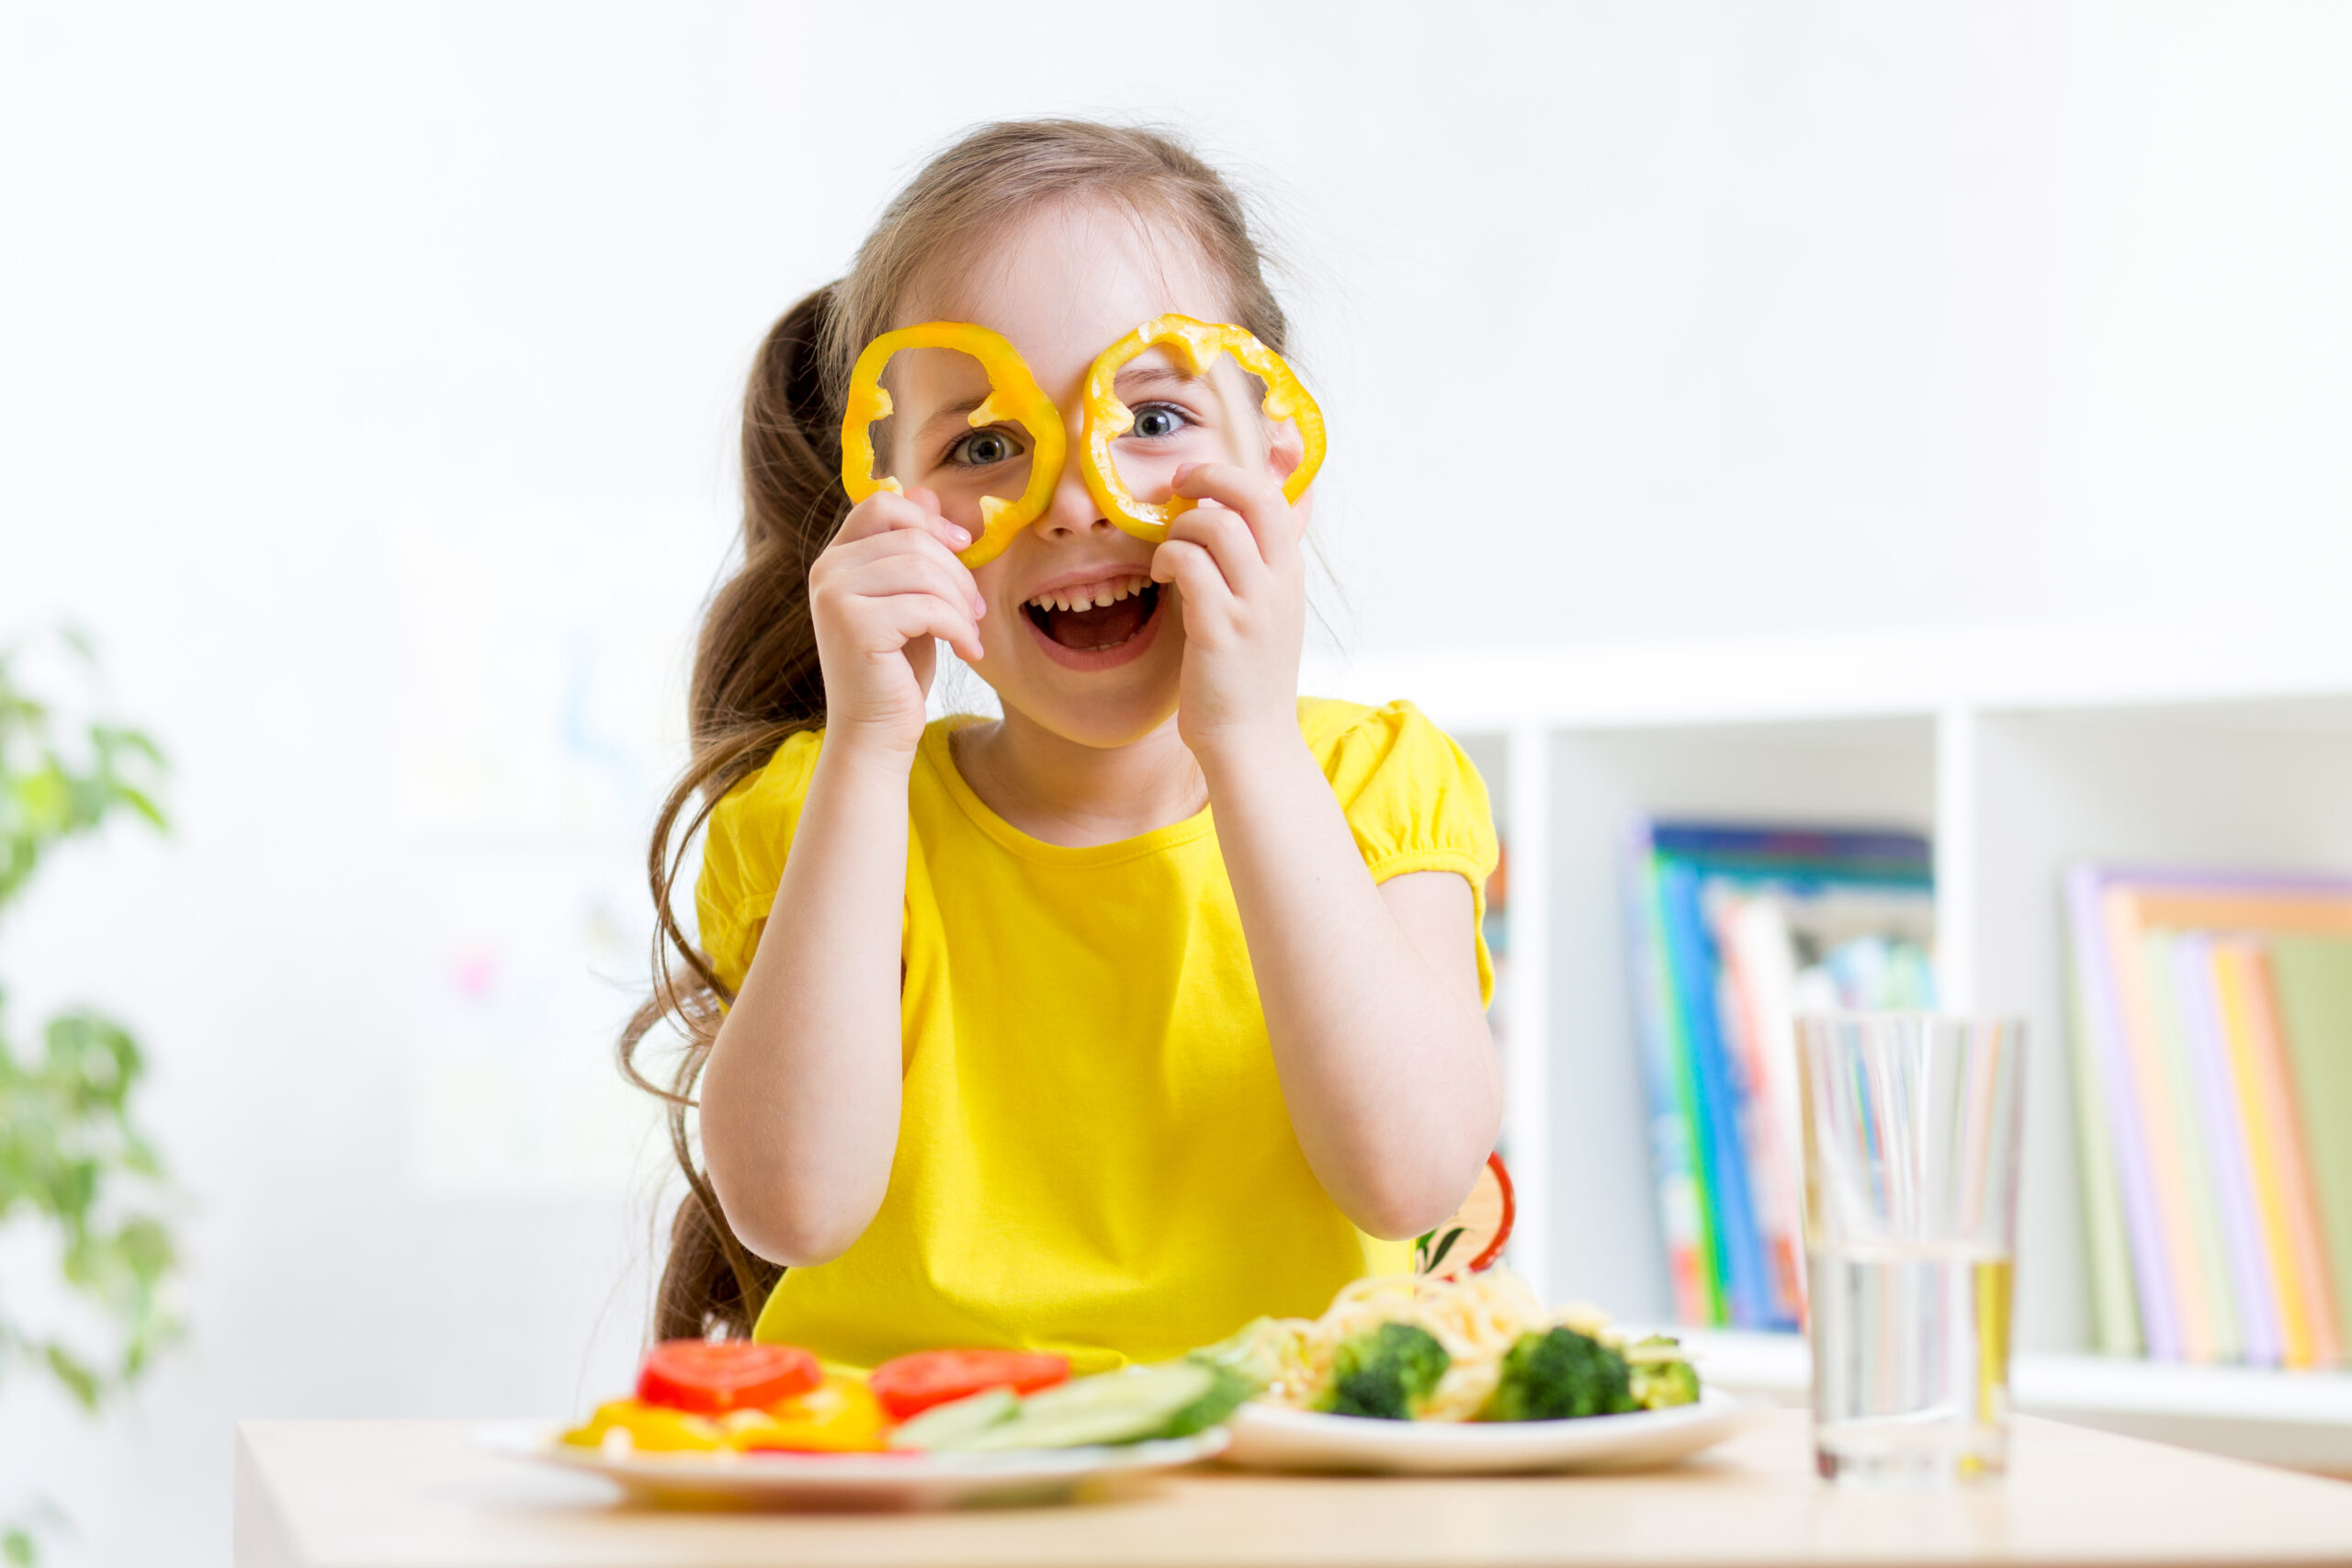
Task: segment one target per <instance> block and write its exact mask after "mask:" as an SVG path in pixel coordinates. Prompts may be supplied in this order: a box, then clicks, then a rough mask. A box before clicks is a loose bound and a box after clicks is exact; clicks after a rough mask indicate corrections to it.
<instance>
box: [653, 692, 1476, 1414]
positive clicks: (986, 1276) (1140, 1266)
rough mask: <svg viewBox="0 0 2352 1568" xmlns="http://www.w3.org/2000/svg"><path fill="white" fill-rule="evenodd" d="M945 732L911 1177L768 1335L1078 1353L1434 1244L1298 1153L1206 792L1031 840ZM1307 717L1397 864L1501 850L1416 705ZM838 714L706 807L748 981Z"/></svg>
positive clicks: (733, 965) (730, 978)
mask: <svg viewBox="0 0 2352 1568" xmlns="http://www.w3.org/2000/svg"><path fill="white" fill-rule="evenodd" d="M972 722H975V721H974V720H971V719H968V718H967V719H956V718H949V719H943V720H940V721H938V722H936V723H934V724H933V725H931V726H930V727H929V728H927V729H926V730H925V731H924V733H923V738H922V747H921V749H920V750H919V751H918V753H917V755H916V758H915V761H914V766H913V771H912V773H911V775H910V781H909V784H908V791H907V807H908V816H909V819H910V827H911V829H912V831H911V834H910V844H909V847H908V852H907V900H906V919H905V925H904V928H903V929H904V932H905V935H904V938H903V942H902V948H901V956H902V957H903V959H904V960H905V964H906V982H905V986H904V987H903V991H902V996H901V1000H900V1004H899V1017H900V1020H901V1027H902V1037H903V1040H904V1055H903V1073H904V1077H903V1080H902V1081H903V1091H902V1094H903V1098H902V1100H901V1110H900V1114H899V1147H898V1154H897V1156H896V1158H895V1159H894V1161H893V1162H892V1165H891V1168H890V1182H889V1189H888V1193H887V1194H886V1196H885V1197H884V1199H883V1201H882V1207H881V1210H880V1212H879V1213H876V1215H875V1217H874V1223H873V1224H871V1225H869V1226H867V1227H866V1231H865V1235H862V1236H860V1237H859V1238H858V1240H857V1241H856V1242H855V1243H854V1245H853V1246H852V1247H850V1248H849V1250H848V1251H846V1252H844V1253H842V1255H841V1256H840V1257H839V1258H834V1259H833V1260H832V1261H831V1262H829V1263H824V1264H820V1265H817V1266H814V1267H811V1268H806V1269H791V1270H789V1271H788V1272H786V1275H785V1277H784V1280H783V1282H782V1283H781V1284H780V1285H779V1286H778V1287H777V1288H776V1291H775V1294H774V1295H773V1296H772V1297H770V1298H769V1301H768V1303H767V1307H766V1310H765V1311H764V1312H763V1313H762V1314H761V1315H760V1321H759V1325H758V1330H757V1332H758V1337H760V1338H762V1339H766V1340H782V1341H787V1342H790V1343H792V1344H797V1345H805V1346H808V1347H809V1348H812V1349H814V1350H816V1351H817V1352H818V1353H819V1354H820V1356H823V1357H825V1358H826V1359H831V1360H835V1361H841V1362H844V1363H847V1364H850V1365H854V1366H871V1365H873V1364H875V1363H876V1362H878V1361H881V1360H884V1359H888V1358H889V1357H891V1356H896V1355H900V1354H903V1353H905V1352H907V1351H910V1350H920V1349H935V1348H949V1347H955V1348H963V1347H1008V1348H1034V1349H1044V1350H1055V1351H1059V1352H1061V1353H1063V1354H1066V1355H1068V1356H1069V1357H1070V1358H1071V1359H1072V1361H1073V1363H1074V1364H1076V1365H1077V1366H1078V1368H1079V1369H1080V1371H1090V1370H1094V1369H1097V1368H1102V1367H1108V1366H1113V1365H1116V1364H1118V1363H1119V1362H1120V1361H1122V1360H1125V1359H1136V1360H1145V1361H1149V1360H1159V1359H1166V1358H1168V1357H1171V1356H1177V1355H1181V1354H1182V1353H1183V1352H1184V1351H1186V1350H1189V1349H1191V1348H1193V1347H1194V1346H1197V1345H1202V1344H1206V1343H1209V1342H1211V1341H1214V1340H1216V1339H1219V1338H1222V1337H1225V1336H1226V1335H1227V1334H1230V1333H1232V1332H1233V1331H1234V1330H1235V1329H1237V1328H1238V1327H1240V1326H1241V1325H1242V1324H1244V1323H1246V1322H1248V1321H1249V1320H1250V1318H1253V1317H1256V1316H1258V1315H1259V1314H1276V1315H1296V1316H1313V1315H1316V1314H1319V1313H1321V1312H1322V1311H1323V1309H1324V1308H1325V1307H1326V1306H1328V1305H1329V1303H1330V1300H1331V1296H1332V1293H1333V1292H1335V1291H1337V1290H1338V1289H1339V1288H1340V1286H1341V1285H1342V1284H1344V1283H1346V1282H1347V1281H1348V1280H1352V1279H1356V1278H1359V1277H1360V1276H1363V1275H1364V1274H1367V1273H1383V1272H1398V1271H1402V1270H1403V1269H1405V1268H1407V1267H1408V1266H1409V1262H1410V1257H1409V1249H1408V1245H1407V1244H1405V1243H1402V1242H1384V1241H1379V1240H1376V1239H1374V1238H1373V1237H1371V1236H1369V1235H1365V1234H1364V1233H1363V1232H1362V1231H1359V1230H1358V1229H1357V1228H1356V1227H1355V1226H1354V1225H1353V1224H1351V1223H1350V1222H1349V1220H1348V1218H1347V1216H1346V1215H1345V1214H1343V1213H1340V1210H1339V1208H1338V1206H1337V1205H1335V1204H1334V1203H1333V1202H1332V1201H1331V1200H1330V1199H1329V1197H1328V1196H1327V1195H1326V1194H1325V1193H1324V1191H1323V1189H1322V1187H1321V1185H1320V1184H1319V1183H1318V1182H1317V1180H1316V1179H1315V1174H1314V1172H1313V1171H1312V1170H1310V1169H1309V1168H1308V1167H1307V1164H1306V1156H1304V1155H1303V1154H1301V1153H1300V1151H1299V1146H1298V1139H1297V1136H1296V1134H1295V1133H1294V1132H1293V1131H1292V1128H1291V1124H1290V1119H1289V1116H1288V1113H1287V1111H1285V1109H1284V1106H1283V1095H1282V1086H1281V1084H1280V1082H1279V1081H1278V1079H1277V1078H1276V1077H1275V1074H1274V1061H1273V1055H1272V1048H1271V1047H1270V1045H1269V1043H1268V1042H1267V1037H1266V1020H1265V1014H1264V1011H1263V1010H1262V1009H1261V1007H1260V1005H1259V1000H1258V987H1257V983H1256V980H1255V978H1254V977H1253V976H1252V974H1251V971H1250V953H1249V949H1248V947H1247V945H1246V944H1245V943H1244V942H1243V939H1242V932H1241V917H1240V915H1239V912H1238V910H1237V909H1236V908H1235V907H1234V901H1233V887H1232V885H1231V883H1230V882H1228V881H1227V877H1226V871H1225V862H1224V859H1223V857H1222V856H1221V855H1220V853H1219V852H1218V850H1217V841H1216V828H1215V827H1214V825H1213V824H1212V823H1211V821H1210V814H1209V813H1208V812H1207V811H1205V810H1204V811H1202V812H1201V813H1199V814H1198V815H1197V816H1194V817H1192V818H1188V819H1186V820H1185V821H1182V822H1178V823H1174V824H1172V825H1170V826H1169V827H1165V828H1160V829H1155V830H1153V831H1151V832H1148V833H1146V834H1143V835H1142V836H1140V837H1138V838H1134V839H1128V840H1123V841H1121V842H1118V843H1114V844H1098V845H1091V846H1088V847H1084V848H1069V847H1066V846H1062V845H1056V844H1048V843H1046V842H1044V841H1042V840H1037V839H1033V838H1031V837H1029V836H1028V835H1027V834H1025V833H1023V832H1022V831H1020V830H1019V829H1016V828H1014V827H1012V825H1011V824H1009V823H1007V822H1006V821H1005V820H1004V819H1003V818H1000V817H999V816H997V815H996V814H995V813H994V812H992V811H990V810H989V808H988V807H986V806H984V805H982V804H981V802H980V800H979V797H978V796H977V795H974V794H973V793H972V790H971V788H970V786H969V785H967V784H965V782H964V779H963V776H962V775H961V774H959V773H957V772H956V765H955V762H954V761H953V760H952V759H951V758H950V756H949V753H948V744H947V737H948V733H949V731H950V729H952V728H955V727H956V726H958V725H960V724H967V723H972ZM1299 727H1300V729H1301V731H1302V732H1303V733H1304V734H1305V736H1306V741H1307V745H1308V748H1309V749H1310V750H1311V751H1312V752H1313V754H1314V756H1315V758H1316V760H1317V761H1318V762H1319V763H1320V764H1321V766H1322V769H1323V773H1324V774H1325V776H1326V777H1328V778H1329V780H1330V781H1331V787H1332V790H1333V791H1334V792H1335V793H1336V795H1338V797H1339V800H1340V807H1341V808H1342V809H1343V810H1344V811H1345V813H1346V815H1347V819H1348V824H1349V826H1350V827H1351V829H1353V830H1354V833H1355V839H1356V843H1357V845H1358V847H1359V848H1360V849H1361V850H1362V851H1363V859H1364V864H1365V865H1366V866H1367V867H1369V868H1370V870H1371V872H1372V874H1373V877H1374V880H1375V881H1385V880H1386V879H1387V878H1389V877H1392V876H1399V875H1402V874H1405V873H1407V872H1415V871H1453V872H1459V873H1460V874H1462V875H1463V876H1464V877H1466V878H1467V879H1468V880H1469V883H1470V886H1471V888H1472V890H1473V894H1474V899H1475V904H1476V913H1475V914H1474V917H1473V927H1472V931H1471V935H1472V937H1473V939H1474V940H1476V942H1477V953H1478V977H1479V984H1480V987H1481V988H1482V990H1484V991H1486V992H1487V993H1488V994H1489V995H1491V992H1492V987H1493V977H1492V976H1493V971H1492V966H1491V964H1490V961H1489V959H1488V956H1487V947H1486V942H1485V941H1484V939H1483V937H1481V936H1480V935H1479V932H1478V930H1477V925H1476V919H1477V918H1478V917H1479V916H1483V914H1484V912H1485V905H1486V880H1487V874H1489V873H1490V872H1491V871H1493V869H1494V866H1495V855H1496V847H1495V832H1494V825H1493V821H1492V818H1491V817H1490V815H1489V813H1488V809H1487V792H1486V787H1485V785H1484V784H1482V783H1481V782H1480V780H1479V777H1478V773H1477V770H1476V768H1474V767H1473V766H1472V765H1471V763H1470V760H1469V759H1468V758H1467V757H1465V756H1464V754H1463V752H1462V750H1461V749H1460V748H1459V747H1457V746H1456V745H1454V743H1453V741H1452V740H1451V739H1448V738H1447V737H1446V736H1445V735H1444V734H1443V733H1442V731H1440V730H1439V729H1438V728H1437V727H1436V726H1434V725H1432V724H1430V721H1429V720H1428V719H1427V718H1425V717H1423V716H1421V715H1420V713H1419V711H1417V710H1416V709H1415V708H1414V707H1413V706H1412V705H1410V704H1408V703H1392V704H1390V705H1387V706H1385V707H1380V708H1367V707H1363V706H1361V705H1355V704H1352V703H1340V702H1329V701H1323V700H1319V699H1315V698H1306V699H1302V700H1301V701H1300V703H1299ZM821 743H822V736H821V732H810V733H807V734H802V735H798V736H795V737H794V738H793V739H791V740H789V741H787V742H786V744H785V745H784V746H783V747H781V748H780V749H778V750H777V752H776V754H775V757H774V758H773V759H772V760H771V761H769V763H768V764H767V766H766V767H765V768H763V769H762V770H761V771H760V772H759V773H756V774H753V775H752V777H750V778H748V779H745V780H744V781H743V782H742V783H741V784H738V785H737V786H736V787H735V788H734V789H733V790H731V791H730V792H729V794H728V795H727V798H726V799H725V800H723V801H722V802H721V803H720V804H719V806H718V808H717V809H716V810H714V811H713V812H712V813H711V818H710V829H709V836H708V840H707V844H706V846H705V850H704V856H703V870H702V878H701V882H700V884H699V886H697V888H696V891H695V907H696V909H697V912H698V915H699V918H700V921H701V934H702V943H703V948H704V951H705V952H706V953H708V955H709V957H710V959H711V962H712V964H713V966H714V967H715V968H716V969H717V971H718V976H719V977H720V978H721V979H723V980H725V981H726V982H727V983H728V985H729V987H739V986H741V982H742V978H743V976H744V973H745V971H746V970H747V969H748V968H749V967H750V965H751V962H752V950H753V949H754V948H755V947H756V946H757V945H758V942H759V939H760V931H761V930H762V928H763V924H764V922H765V920H766V919H767V914H768V910H769V908H770V906H771V905H773V904H774V902H775V893H776V885H777V881H778V878H779V877H780V875H781V874H782V872H783V867H784V858H785V855H786V852H787V851H788V850H789V849H790V847H791V843H792V835H793V829H794V828H795V826H796V825H797V822H798V820H799V815H800V807H801V803H802V801H803V800H804V799H805V798H806V797H807V794H808V789H809V773H810V772H811V770H812V769H813V768H814V766H815V763H816V757H817V750H818V748H819V746H820V744H821Z"/></svg>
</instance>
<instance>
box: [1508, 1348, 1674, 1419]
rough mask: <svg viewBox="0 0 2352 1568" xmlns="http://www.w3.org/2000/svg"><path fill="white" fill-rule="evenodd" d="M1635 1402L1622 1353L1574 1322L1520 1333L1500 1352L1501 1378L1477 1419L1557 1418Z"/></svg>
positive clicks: (1611, 1410)
mask: <svg viewBox="0 0 2352 1568" xmlns="http://www.w3.org/2000/svg"><path fill="white" fill-rule="evenodd" d="M1637 1408H1639V1407H1638V1406H1637V1405H1636V1404H1634V1392H1633V1387H1632V1376H1631V1372H1630V1369H1628V1368H1627V1367H1626V1365H1625V1358H1624V1357H1623V1356H1621V1355H1619V1354H1618V1353H1617V1352H1616V1351H1614V1350H1612V1349H1611V1348H1609V1347H1608V1346H1606V1345H1603V1344H1602V1343H1601V1342H1600V1340H1598V1339H1595V1338H1593V1337H1590V1336H1589V1335H1584V1334H1578V1333H1577V1331H1576V1330H1575V1329H1573V1328H1555V1329H1553V1330H1552V1331H1551V1332H1549V1333H1548V1334H1522V1335H1521V1336H1520V1337H1519V1342H1518V1343H1517V1344H1515V1345H1513V1346H1512V1347H1511V1348H1510V1349H1509V1350H1508V1351H1506V1352H1505V1353H1504V1355H1503V1372H1502V1381H1501V1382H1498V1383H1497V1384H1496V1385H1495V1392H1494V1394H1493V1396H1492V1397H1491V1398H1489V1399H1488V1400H1487V1407H1486V1408H1485V1409H1484V1410H1482V1411H1480V1412H1479V1413H1478V1419H1480V1420H1481V1421H1557V1420H1560V1419H1562V1418H1564V1417H1566V1416H1615V1415H1620V1414H1622V1413H1623V1412H1625V1411H1628V1410H1634V1409H1637Z"/></svg>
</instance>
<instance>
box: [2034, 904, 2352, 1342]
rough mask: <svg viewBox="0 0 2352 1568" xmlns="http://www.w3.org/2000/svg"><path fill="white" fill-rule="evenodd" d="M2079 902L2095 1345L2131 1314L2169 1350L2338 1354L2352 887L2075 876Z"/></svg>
mask: <svg viewBox="0 0 2352 1568" xmlns="http://www.w3.org/2000/svg"><path fill="white" fill-rule="evenodd" d="M2066 910H2067V930H2068V933H2069V937H2070V962H2069V970H2068V983H2069V987H2070V997H2069V1000H2070V1005H2071V1013H2072V1021H2073V1036H2074V1046H2075V1049H2074V1055H2075V1083H2076V1086H2077V1095H2078V1104H2077V1107H2076V1110H2077V1116H2078V1122H2079V1131H2080V1144H2081V1148H2082V1153H2083V1158H2084V1160H2085V1180H2084V1197H2085V1204H2086V1240H2087V1241H2088V1243H2089V1251H2090V1254H2091V1257H2090V1263H2091V1269H2092V1279H2093V1286H2094V1292H2095V1304H2096V1314H2095V1316H2096V1321H2097V1324H2098V1338H2099V1343H2100V1345H2101V1347H2102V1348H2110V1349H2118V1348H2128V1347H2129V1346H2130V1344H2131V1340H2132V1338H2133V1335H2132V1332H2131V1331H2132V1329H2133V1328H2134V1326H2135V1325H2136V1327H2137V1329H2138V1331H2139V1337H2140V1338H2141V1340H2142V1341H2143V1343H2144V1345H2145V1348H2146V1351H2147V1353H2148V1354H2149V1355H2151V1356H2154V1357H2157V1358H2159V1359H2180V1360H2190V1361H2216V1360H2243V1361H2248V1362H2252V1363H2255V1364H2267V1365H2278V1366H2286V1367H2293V1368H2301V1367H2317V1366H2334V1365H2338V1364H2341V1363H2342V1362H2343V1360H2344V1359H2345V1357H2346V1351H2347V1348H2352V1322H2347V1318H2346V1311H2347V1307H2346V1285H2347V1283H2352V1274H2347V1271H2346V1269H2347V1258H2346V1255H2347V1252H2352V1154H2347V1153H2346V1152H2344V1151H2345V1149H2346V1137H2347V1135H2352V999H2346V1000H2345V1004H2344V1005H2345V1008H2346V1011H2345V1015H2344V1016H2343V1017H2341V1018H2338V1017H2337V1016H2336V1015H2335V1012H2334V1009H2335V1007H2336V1005H2337V1001H2338V999H2339V998H2336V997H2335V993H2334V992H2332V991H2331V990H2330V989H2329V988H2328V987H2329V986H2330V985H2332V984H2335V983H2336V982H2335V981H2334V980H2333V979H2331V976H2333V974H2334V971H2333V970H2332V969H2331V968H2330V967H2329V965H2330V964H2333V963H2335V962H2336V961H2337V959H2336V958H2335V957H2331V956H2330V955H2331V954H2340V953H2343V952H2346V951H2352V879H2346V878H2344V877H2335V876H2324V875H2280V874H2255V873H2237V872H2226V871H2176V870H2144V869H2131V868H2112V867H2096V866H2077V867H2075V868H2072V869H2071V870H2070V872H2069V873H2068V875H2067V879H2066ZM2282 953H2292V954H2293V955H2294V956H2293V957H2292V958H2291V959H2290V960H2288V962H2289V963H2290V964H2291V965H2292V966H2293V968H2294V974H2293V976H2292V977H2291V978H2290V977H2287V976H2282V975H2281V973H2280V969H2279V964H2280V955H2281V954H2282ZM2342 984H2344V985H2345V986H2346V987H2352V979H2347V980H2345V981H2343V982H2342ZM2290 991H2291V992H2292V995H2293V1001H2292V1005H2291V1006H2290V999H2289V994H2290ZM2347 998H2352V990H2347ZM2339 1116H2340V1117H2341V1118H2342V1119H2343V1120H2342V1124H2341V1125H2338V1124H2337V1122H2335V1120H2334V1118H2336V1117H2339ZM2101 1166H2104V1167H2105V1170H2104V1171H2102V1170H2101V1169H2100V1168H2099V1167H2101ZM2119 1234H2120V1238H2121V1242H2122V1247H2121V1250H2122V1251H2123V1252H2124V1253H2126V1254H2127V1255H2128V1256H2127V1257H2126V1258H2117V1257H2116V1252H2117V1250H2118V1249H2117V1247H2116V1238H2117V1236H2118V1235H2119ZM2127 1298H2128V1299H2127Z"/></svg>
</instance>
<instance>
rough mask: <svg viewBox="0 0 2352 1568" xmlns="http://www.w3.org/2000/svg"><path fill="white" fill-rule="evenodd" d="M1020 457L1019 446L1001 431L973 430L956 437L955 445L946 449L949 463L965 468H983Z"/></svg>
mask: <svg viewBox="0 0 2352 1568" xmlns="http://www.w3.org/2000/svg"><path fill="white" fill-rule="evenodd" d="M1020 455H1021V448H1020V446H1018V445H1017V444H1016V443H1015V442H1014V441H1013V439H1012V436H1010V435H1007V434H1005V433H1004V432H1003V431H1001V430H975V431H974V432H972V434H969V435H965V436H959V437H957V438H956V445H954V446H950V447H949V448H948V449H947V460H948V461H949V462H951V463H956V464H960V465H962V466H963V467H965V468H987V467H988V466H989V464H991V463H1003V462H1009V461H1011V460H1012V458H1014V457H1019V456H1020Z"/></svg>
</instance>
